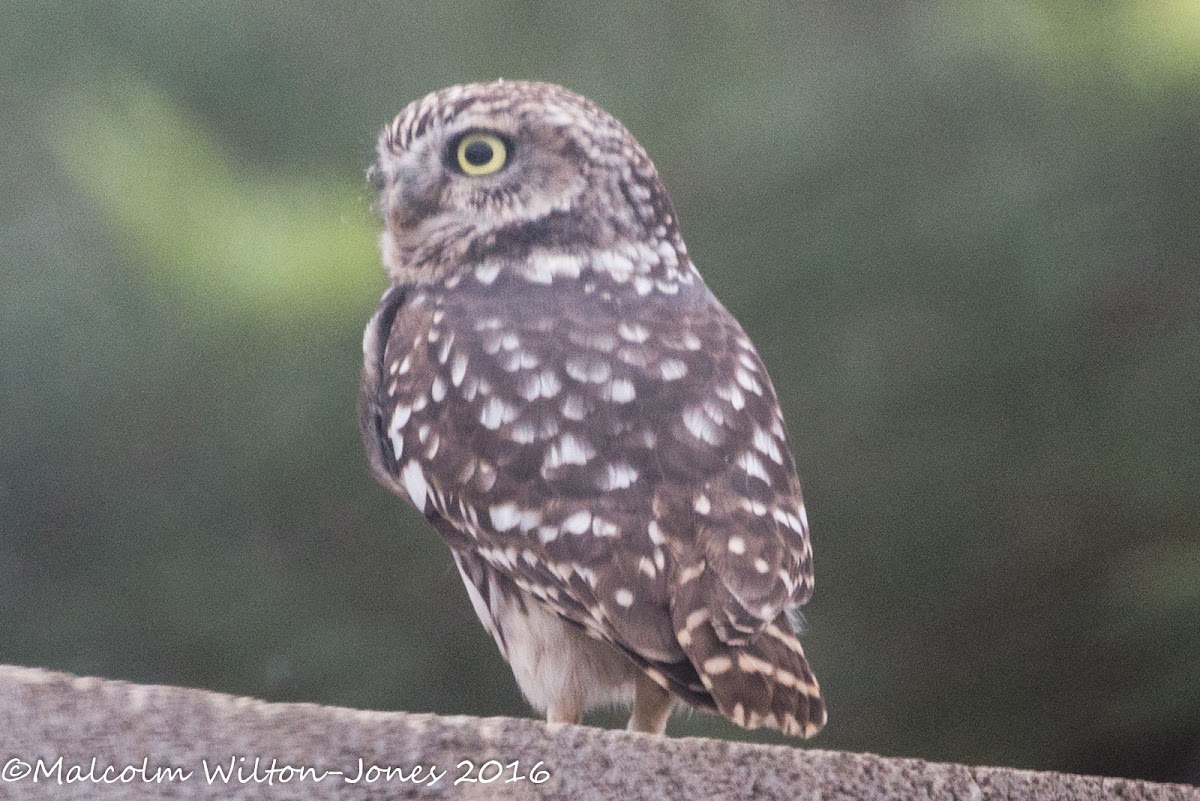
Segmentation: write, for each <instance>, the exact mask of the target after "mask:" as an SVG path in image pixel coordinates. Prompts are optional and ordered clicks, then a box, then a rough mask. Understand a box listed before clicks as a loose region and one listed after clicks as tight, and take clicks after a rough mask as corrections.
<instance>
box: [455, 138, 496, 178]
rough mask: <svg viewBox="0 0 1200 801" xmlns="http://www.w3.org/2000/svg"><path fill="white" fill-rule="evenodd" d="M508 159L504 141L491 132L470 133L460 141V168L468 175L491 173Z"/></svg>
mask: <svg viewBox="0 0 1200 801" xmlns="http://www.w3.org/2000/svg"><path fill="white" fill-rule="evenodd" d="M507 160H508V148H506V147H505V146H504V141H503V140H502V139H501V138H500V137H498V136H496V135H495V134H490V133H470V134H467V135H466V136H464V137H463V138H462V139H460V140H459V142H458V168H459V169H460V170H462V171H463V172H464V173H466V174H467V175H473V176H478V175H491V174H492V173H494V172H499V171H500V168H501V167H503V166H504V163H505V162H506V161H507Z"/></svg>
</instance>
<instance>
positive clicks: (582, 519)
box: [562, 509, 592, 534]
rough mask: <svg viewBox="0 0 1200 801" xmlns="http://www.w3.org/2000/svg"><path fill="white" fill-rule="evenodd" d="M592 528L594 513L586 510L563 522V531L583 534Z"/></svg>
mask: <svg viewBox="0 0 1200 801" xmlns="http://www.w3.org/2000/svg"><path fill="white" fill-rule="evenodd" d="M591 526H592V513H591V512H589V511H587V510H586V509H583V510H580V511H578V512H575V513H574V514H572V515H571V516H570V517H568V518H567V519H566V520H564V521H563V522H562V528H563V531H566V532H569V533H571V534H583V533H584V532H586V531H587V530H588V529H589V528H591Z"/></svg>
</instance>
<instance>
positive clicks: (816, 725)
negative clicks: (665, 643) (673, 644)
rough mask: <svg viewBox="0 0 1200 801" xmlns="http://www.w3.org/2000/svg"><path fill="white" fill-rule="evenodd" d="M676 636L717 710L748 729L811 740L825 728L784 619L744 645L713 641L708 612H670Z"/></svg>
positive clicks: (815, 690)
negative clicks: (768, 729)
mask: <svg viewBox="0 0 1200 801" xmlns="http://www.w3.org/2000/svg"><path fill="white" fill-rule="evenodd" d="M672 623H673V624H674V627H675V636H676V638H677V639H678V640H679V644H680V645H681V646H682V647H683V651H684V653H685V654H687V656H688V658H689V659H690V660H691V662H692V664H693V665H695V667H696V672H697V673H698V674H699V675H700V681H701V682H702V683H703V684H704V687H705V688H706V689H707V690H708V692H709V694H710V695H711V696H712V699H713V701H714V702H715V704H716V707H717V711H719V712H720V713H721V714H722V715H724V716H725V717H727V718H729V719H730V720H732V721H733V722H734V723H736V724H738V725H739V726H742V727H744V728H747V729H757V728H759V727H760V726H766V727H767V728H771V729H778V730H779V731H781V732H783V733H784V734H790V735H793V736H797V737H805V738H807V737H812V736H813V735H815V734H816V733H817V732H819V731H820V730H821V729H822V727H824V726H825V721H826V718H827V716H826V712H825V701H824V699H823V698H822V697H821V688H820V687H819V686H818V685H817V679H816V677H815V676H814V675H813V672H812V668H810V667H809V665H808V660H807V659H805V658H804V649H803V648H802V647H801V646H800V641H799V640H798V639H796V635H795V634H793V633H792V631H791V629H790V628H789V627H788V625H787V619H786V616H783V615H781V616H780V617H779V619H778V620H776V621H775V622H773V623H771V624H770V625H768V626H766V627H765V628H764V629H763V630H762V631H761V632H759V634H758V635H757V636H755V637H754V638H753V639H751V640H750V641H749V642H748V643H745V644H743V645H730V644H728V643H725V642H723V641H722V640H721V638H720V637H718V636H717V632H716V630H715V629H714V628H713V625H712V622H711V620H710V613H709V610H708V608H707V607H705V606H700V607H692V609H691V611H690V612H689V611H688V610H687V608H684V607H681V605H676V607H675V608H674V609H673V610H672Z"/></svg>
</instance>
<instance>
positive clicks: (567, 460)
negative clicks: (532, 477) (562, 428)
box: [544, 433, 596, 468]
mask: <svg viewBox="0 0 1200 801" xmlns="http://www.w3.org/2000/svg"><path fill="white" fill-rule="evenodd" d="M595 455H596V449H595V448H593V447H592V446H591V444H590V443H589V442H588V441H587V440H585V439H583V438H582V437H577V436H575V435H574V434H570V433H567V434H563V435H562V436H561V437H559V439H558V442H556V443H555V444H553V445H551V446H550V453H549V454H547V456H546V461H545V464H544V467H545V468H555V467H561V466H562V465H564V464H575V465H584V464H587V463H588V460H589V459H591V458H592V457H593V456H595Z"/></svg>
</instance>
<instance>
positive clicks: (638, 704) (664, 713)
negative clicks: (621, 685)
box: [627, 671, 674, 734]
mask: <svg viewBox="0 0 1200 801" xmlns="http://www.w3.org/2000/svg"><path fill="white" fill-rule="evenodd" d="M673 705H674V700H673V699H672V698H671V694H670V693H669V692H667V691H666V690H664V689H663V688H662V687H659V686H658V685H657V684H655V683H654V681H653V680H652V679H651V678H650V677H649V676H647V675H646V674H645V673H642V672H640V671H639V672H638V677H637V687H636V689H635V690H634V695H633V713H632V714H631V715H630V716H629V726H628V727H627V728H628V729H629V731H640V732H645V733H647V734H662V733H663V732H665V731H666V730H667V718H669V717H671V707H672V706H673Z"/></svg>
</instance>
